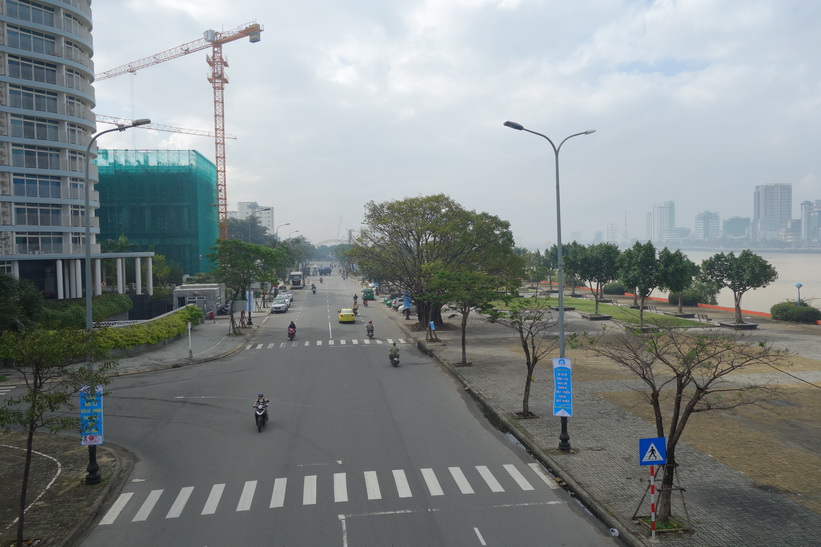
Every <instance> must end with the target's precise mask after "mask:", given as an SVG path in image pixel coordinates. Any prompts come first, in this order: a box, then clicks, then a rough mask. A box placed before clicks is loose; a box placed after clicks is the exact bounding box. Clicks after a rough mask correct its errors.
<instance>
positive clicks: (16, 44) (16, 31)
mask: <svg viewBox="0 0 821 547" xmlns="http://www.w3.org/2000/svg"><path fill="white" fill-rule="evenodd" d="M6 35H7V37H8V45H9V47H12V48H15V49H22V50H23V51H33V52H35V53H43V54H45V55H55V54H56V53H57V48H56V46H55V44H56V39H55V38H54V36H50V35H48V34H43V33H42V32H36V31H34V30H29V29H24V28H19V27H13V26H11V25H9V26H7V27H6Z"/></svg>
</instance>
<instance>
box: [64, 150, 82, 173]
mask: <svg viewBox="0 0 821 547" xmlns="http://www.w3.org/2000/svg"><path fill="white" fill-rule="evenodd" d="M85 159H86V155H85V154H84V153H83V152H74V151H73V150H69V151H68V170H69V171H79V172H84V171H85Z"/></svg>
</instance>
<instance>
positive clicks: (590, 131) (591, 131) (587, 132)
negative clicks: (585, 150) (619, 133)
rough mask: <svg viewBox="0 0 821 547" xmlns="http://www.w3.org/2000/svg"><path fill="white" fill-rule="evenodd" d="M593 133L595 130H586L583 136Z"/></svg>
mask: <svg viewBox="0 0 821 547" xmlns="http://www.w3.org/2000/svg"><path fill="white" fill-rule="evenodd" d="M595 132H596V130H595V129H588V130H587V131H585V132H584V134H585V135H589V134H591V133H595Z"/></svg>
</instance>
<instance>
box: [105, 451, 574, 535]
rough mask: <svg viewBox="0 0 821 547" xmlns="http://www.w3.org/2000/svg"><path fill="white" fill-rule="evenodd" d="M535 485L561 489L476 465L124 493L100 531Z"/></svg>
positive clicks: (545, 480) (533, 468) (535, 473)
mask: <svg viewBox="0 0 821 547" xmlns="http://www.w3.org/2000/svg"><path fill="white" fill-rule="evenodd" d="M526 475H527V476H526ZM534 484H536V485H539V484H544V485H545V486H547V487H548V488H550V489H556V488H558V485H557V483H556V481H555V479H553V478H552V477H550V476H549V475H548V474H547V473H546V472H545V471H544V469H543V468H542V467H541V466H540V465H539V464H538V463H530V464H528V468H527V470H525V471H524V473H523V472H522V470H521V469H520V468H519V466H516V465H513V464H506V465H502V466H495V467H490V466H486V465H477V466H475V467H467V468H465V469H463V468H462V467H457V466H454V467H447V468H446V469H442V470H435V469H433V468H431V467H426V468H422V469H418V470H414V471H412V472H406V470H404V469H393V470H391V471H390V473H388V472H382V473H379V472H377V471H363V472H361V474H360V473H347V472H337V473H333V475H332V476H324V475H323V476H320V475H316V474H311V475H303V476H299V477H276V478H274V479H273V480H266V481H259V480H248V481H245V482H244V483H242V485H241V488H240V485H238V484H237V485H229V484H226V483H217V484H212V485H207V486H204V487H195V486H185V487H182V488H180V489H179V490H173V491H168V492H166V490H165V489H153V490H150V491H147V492H146V491H142V492H141V491H139V489H135V490H134V491H132V492H123V493H121V494H120V496H119V497H118V498H117V499H116V500H115V502H114V503H113V504H112V506H111V508H110V509H109V510H108V511H107V512H106V514H105V515H104V516H103V518H102V520H100V523H99V525H100V526H108V525H112V524H114V523H122V522H129V521H130V522H145V521H148V520H150V519H152V518H154V519H158V518H165V519H175V518H180V517H182V516H205V515H213V514H215V513H217V512H218V511H220V510H222V511H231V510H233V511H235V512H243V511H251V510H252V509H259V508H261V509H279V508H283V507H286V506H292V505H302V506H313V505H319V504H328V503H334V504H340V503H346V502H349V501H351V499H352V496H351V492H357V496H361V497H362V499H363V500H364V499H366V500H368V501H376V500H383V499H396V500H404V499H409V498H413V497H414V496H431V497H439V496H446V495H472V494H476V493H477V492H479V493H486V492H490V493H494V494H496V493H503V492H506V491H507V492H520V493H521V492H534V491H536V488H537V487H536V486H534ZM349 486H350V487H351V488H352V489H351V490H349ZM331 491H332V495H331ZM206 492H207V496H206ZM269 494H270V497H269ZM172 500H173V501H172ZM269 500H270V501H269ZM169 504H170V505H169Z"/></svg>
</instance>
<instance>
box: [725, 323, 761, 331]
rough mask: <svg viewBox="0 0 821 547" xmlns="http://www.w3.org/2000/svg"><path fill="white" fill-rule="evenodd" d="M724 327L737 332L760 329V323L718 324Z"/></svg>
mask: <svg viewBox="0 0 821 547" xmlns="http://www.w3.org/2000/svg"><path fill="white" fill-rule="evenodd" d="M718 324H719V325H720V326H722V327H727V328H728V329H735V330H754V329H757V328H758V323H722V322H720V321H719V323H718Z"/></svg>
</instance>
